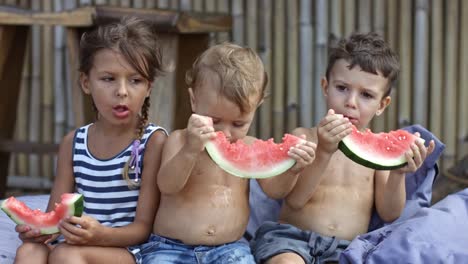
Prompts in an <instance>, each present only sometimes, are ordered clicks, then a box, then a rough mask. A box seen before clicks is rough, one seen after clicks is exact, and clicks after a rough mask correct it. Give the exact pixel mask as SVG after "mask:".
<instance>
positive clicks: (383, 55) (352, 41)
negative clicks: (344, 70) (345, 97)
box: [326, 32, 400, 97]
mask: <svg viewBox="0 0 468 264" xmlns="http://www.w3.org/2000/svg"><path fill="white" fill-rule="evenodd" d="M340 59H344V60H346V61H347V62H349V63H350V65H349V68H350V69H352V68H353V67H354V66H356V65H358V66H359V67H361V69H362V70H363V71H365V72H369V73H373V74H378V72H380V73H381V74H382V75H383V76H384V77H385V78H387V79H388V87H387V91H386V93H385V95H384V97H385V96H387V95H390V93H391V89H392V87H393V86H394V85H395V83H396V81H397V80H398V75H399V73H400V63H399V62H398V55H397V54H396V53H395V52H394V51H393V50H392V49H391V48H390V47H389V46H388V44H387V43H386V42H385V41H384V40H383V38H382V37H381V36H380V35H379V34H377V33H375V32H369V33H353V34H352V35H351V36H350V37H349V38H344V39H341V40H340V41H338V42H337V43H336V45H332V46H330V48H329V52H328V66H327V72H326V77H327V79H329V78H330V71H331V69H332V68H333V66H334V64H335V62H336V61H337V60H340Z"/></svg>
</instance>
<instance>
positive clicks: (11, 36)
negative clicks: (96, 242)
mask: <svg viewBox="0 0 468 264" xmlns="http://www.w3.org/2000/svg"><path fill="white" fill-rule="evenodd" d="M28 28H29V27H27V26H0V50H1V51H2V52H0V87H2V89H3V91H2V96H0V138H1V139H12V137H13V132H14V127H15V121H16V111H17V103H18V97H19V91H20V89H19V88H20V83H21V73H22V69H23V62H24V55H25V52H26V40H27V35H28ZM9 159H10V154H9V153H0V198H3V197H4V196H5V191H6V180H7V174H8V164H9Z"/></svg>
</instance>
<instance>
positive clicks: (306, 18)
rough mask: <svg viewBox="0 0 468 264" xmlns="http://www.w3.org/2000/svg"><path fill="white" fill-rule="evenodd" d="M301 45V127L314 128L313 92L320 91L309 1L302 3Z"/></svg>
mask: <svg viewBox="0 0 468 264" xmlns="http://www.w3.org/2000/svg"><path fill="white" fill-rule="evenodd" d="M299 10H300V17H299V19H300V32H301V33H300V44H299V49H300V50H299V54H300V55H299V67H300V69H299V72H300V78H299V80H300V83H299V86H300V91H299V95H300V96H299V98H300V99H299V101H300V107H299V110H300V125H301V126H304V127H312V126H313V125H314V120H313V115H312V102H313V98H312V90H313V89H320V88H319V87H313V73H314V71H313V64H312V54H313V52H312V47H313V42H312V6H311V2H310V1H309V0H301V2H300V9H299Z"/></svg>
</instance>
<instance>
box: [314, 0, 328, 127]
mask: <svg viewBox="0 0 468 264" xmlns="http://www.w3.org/2000/svg"><path fill="white" fill-rule="evenodd" d="M327 3H328V2H327V1H325V0H317V1H316V5H315V6H316V8H315V25H316V27H317V28H316V36H315V47H314V59H315V65H314V86H313V87H314V121H315V122H318V121H319V120H321V119H322V118H323V117H324V116H325V114H326V113H327V109H326V108H327V106H326V104H325V100H324V98H323V94H322V89H320V87H321V85H320V79H321V77H322V76H323V75H324V74H325V72H326V68H327V60H328V26H327V24H328V23H327V21H328V19H327V14H328V12H327V10H328V5H327Z"/></svg>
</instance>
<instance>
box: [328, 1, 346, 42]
mask: <svg viewBox="0 0 468 264" xmlns="http://www.w3.org/2000/svg"><path fill="white" fill-rule="evenodd" d="M329 3H330V16H329V21H328V24H329V25H330V34H332V35H333V36H334V37H337V38H341V37H342V36H343V20H344V19H343V1H342V0H331V1H329Z"/></svg>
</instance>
